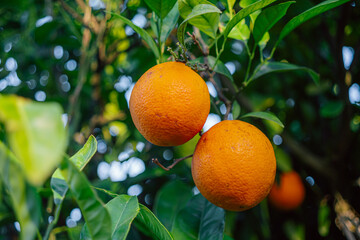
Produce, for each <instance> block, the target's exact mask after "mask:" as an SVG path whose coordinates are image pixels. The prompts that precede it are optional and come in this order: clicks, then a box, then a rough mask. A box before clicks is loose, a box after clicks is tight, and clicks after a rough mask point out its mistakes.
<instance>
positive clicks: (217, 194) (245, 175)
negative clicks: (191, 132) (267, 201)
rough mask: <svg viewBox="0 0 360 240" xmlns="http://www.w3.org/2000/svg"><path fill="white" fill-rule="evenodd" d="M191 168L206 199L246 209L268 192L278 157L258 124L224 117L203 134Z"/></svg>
mask: <svg viewBox="0 0 360 240" xmlns="http://www.w3.org/2000/svg"><path fill="white" fill-rule="evenodd" d="M191 170H192V176H193V179H194V182H195V185H196V186H197V188H198V189H199V191H200V193H201V194H202V195H203V196H204V197H205V198H206V199H207V200H209V201H210V202H211V203H213V204H215V205H217V206H219V207H222V208H224V209H227V210H231V211H244V210H247V209H249V208H252V207H254V206H256V205H257V204H258V203H260V202H261V201H262V200H263V199H264V198H265V197H266V196H267V195H268V193H269V191H270V189H271V186H272V185H273V183H274V179H275V173H276V160H275V154H274V150H273V147H272V145H271V143H270V141H269V139H268V138H267V137H266V136H265V135H264V134H263V133H262V132H261V131H260V130H259V129H258V128H256V127H255V126H253V125H251V124H249V123H246V122H242V121H239V120H225V121H222V122H220V123H218V124H216V125H215V126H213V127H212V128H210V130H208V131H207V132H206V133H205V134H204V135H203V136H202V137H201V138H200V140H199V142H198V144H197V145H196V148H195V152H194V156H193V160H192V165H191Z"/></svg>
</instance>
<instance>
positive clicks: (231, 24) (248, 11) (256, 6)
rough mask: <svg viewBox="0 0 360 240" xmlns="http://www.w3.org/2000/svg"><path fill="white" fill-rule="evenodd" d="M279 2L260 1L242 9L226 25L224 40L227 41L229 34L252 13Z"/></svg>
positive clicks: (271, 0) (273, 0) (272, 0)
mask: <svg viewBox="0 0 360 240" xmlns="http://www.w3.org/2000/svg"><path fill="white" fill-rule="evenodd" d="M275 1H277V0H259V1H257V2H256V3H253V4H251V5H249V6H248V7H246V8H244V9H241V10H240V11H239V12H238V13H237V14H236V15H235V16H234V17H233V18H232V19H231V20H230V21H229V23H228V24H227V25H226V28H225V30H224V38H225V40H226V38H227V37H228V35H229V33H230V32H231V30H232V29H233V28H234V27H235V26H236V25H237V24H238V23H239V22H240V21H241V20H243V19H244V18H245V17H247V16H249V15H250V14H251V13H253V12H255V11H257V10H259V9H262V8H264V7H266V6H267V5H269V4H271V3H273V2H275Z"/></svg>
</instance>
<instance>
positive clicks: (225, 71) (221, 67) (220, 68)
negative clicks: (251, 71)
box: [190, 56, 234, 81]
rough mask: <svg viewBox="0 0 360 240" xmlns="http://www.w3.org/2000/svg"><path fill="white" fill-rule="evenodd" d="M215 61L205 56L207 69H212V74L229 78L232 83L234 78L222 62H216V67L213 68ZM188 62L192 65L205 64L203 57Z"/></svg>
mask: <svg viewBox="0 0 360 240" xmlns="http://www.w3.org/2000/svg"><path fill="white" fill-rule="evenodd" d="M215 60H216V58H215V57H213V56H207V63H208V64H209V67H210V68H211V69H213V70H214V72H216V73H219V74H222V75H224V76H226V77H227V78H229V79H230V80H231V81H234V78H233V76H232V75H231V73H230V71H229V69H227V67H226V66H225V64H224V63H223V62H221V61H220V60H218V62H217V64H216V66H215V68H214V64H215ZM190 62H192V63H205V57H199V58H197V59H195V60H192V61H190Z"/></svg>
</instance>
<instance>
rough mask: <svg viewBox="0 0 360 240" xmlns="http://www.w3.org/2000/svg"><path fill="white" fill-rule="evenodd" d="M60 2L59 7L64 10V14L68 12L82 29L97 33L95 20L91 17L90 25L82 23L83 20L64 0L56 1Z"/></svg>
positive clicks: (97, 28) (97, 27)
mask: <svg viewBox="0 0 360 240" xmlns="http://www.w3.org/2000/svg"><path fill="white" fill-rule="evenodd" d="M58 1H59V2H60V5H61V6H62V7H63V8H64V9H65V11H66V12H68V13H69V14H70V15H71V16H72V17H73V18H74V19H76V20H77V21H79V22H80V23H81V24H82V25H83V26H84V27H86V28H88V29H91V31H93V32H95V33H97V32H98V30H99V26H98V24H97V22H96V19H95V18H94V17H93V16H92V15H91V17H90V18H91V20H92V21H91V25H90V23H88V22H85V21H84V18H83V17H82V16H81V15H80V14H79V13H78V12H76V11H75V10H74V9H73V8H72V7H70V6H69V5H68V4H67V3H66V2H64V0H58Z"/></svg>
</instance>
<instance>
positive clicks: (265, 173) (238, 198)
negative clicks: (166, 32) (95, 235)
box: [129, 62, 276, 211]
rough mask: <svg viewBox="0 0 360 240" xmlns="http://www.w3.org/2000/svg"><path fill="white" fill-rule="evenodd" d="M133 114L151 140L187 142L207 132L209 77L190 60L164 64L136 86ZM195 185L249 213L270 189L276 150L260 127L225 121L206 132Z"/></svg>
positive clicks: (211, 197)
mask: <svg viewBox="0 0 360 240" xmlns="http://www.w3.org/2000/svg"><path fill="white" fill-rule="evenodd" d="M129 107H130V113H131V116H132V119H133V121H134V124H135V126H136V128H137V129H138V130H139V131H140V133H141V134H142V135H143V136H144V137H145V138H146V139H147V140H148V141H149V142H151V143H153V144H155V145H159V146H177V145H181V144H183V143H185V142H187V141H189V140H190V139H191V138H193V137H194V136H195V135H196V134H197V133H199V132H200V131H201V129H202V128H203V125H204V123H205V121H206V119H207V116H208V114H209V112H210V95H209V92H208V88H207V86H206V84H205V82H204V80H203V79H202V78H201V77H200V76H199V75H198V74H197V73H196V72H194V71H193V70H192V69H191V68H190V67H188V66H186V65H185V64H184V63H179V62H167V63H162V64H158V65H156V66H154V67H152V68H151V69H149V70H148V71H147V72H146V73H144V74H143V75H142V77H141V78H140V79H139V80H138V82H137V83H136V84H135V86H134V88H133V91H132V94H131V97H130V103H129ZM191 170H192V176H193V179H194V182H195V185H196V186H197V188H198V189H199V191H200V192H201V193H202V195H203V196H204V197H205V198H207V199H208V200H209V201H210V202H212V203H213V204H215V205H217V206H219V207H222V208H224V209H227V210H232V211H243V210H246V209H249V208H252V207H254V206H255V205H257V204H258V203H260V202H261V201H262V200H263V199H264V198H265V197H266V196H267V195H268V194H269V192H270V189H271V187H272V185H273V183H274V178H275V173H276V160H275V155H274V150H273V148H272V145H271V143H270V141H269V140H268V138H267V137H266V136H265V135H264V134H263V133H262V132H261V131H260V130H259V129H258V128H256V127H255V126H253V125H251V124H249V123H246V122H242V121H238V120H225V121H222V122H220V123H218V124H216V125H215V126H213V127H212V128H211V129H210V130H208V131H207V132H206V133H205V134H203V135H202V136H201V138H200V140H199V142H198V143H197V145H196V149H195V152H194V155H193V160H192V166H191Z"/></svg>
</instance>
